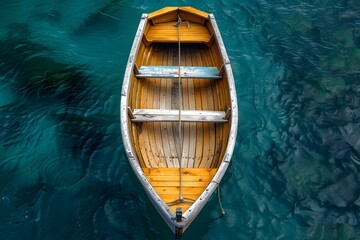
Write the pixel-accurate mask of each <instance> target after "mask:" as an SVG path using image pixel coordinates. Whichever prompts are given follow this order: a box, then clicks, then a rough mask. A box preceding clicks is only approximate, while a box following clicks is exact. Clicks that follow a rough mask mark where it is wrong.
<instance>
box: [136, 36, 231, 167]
mask: <svg viewBox="0 0 360 240" xmlns="http://www.w3.org/2000/svg"><path fill="white" fill-rule="evenodd" d="M213 45H214V44H213ZM140 49H141V51H142V52H143V56H142V57H141V58H140V57H138V58H137V59H136V62H137V64H138V65H139V67H140V66H144V65H163V66H177V65H178V54H177V53H178V46H177V44H176V43H175V44H171V43H167V44H162V43H153V44H151V45H149V46H145V47H141V48H140ZM213 50H217V48H216V47H214V46H212V47H211V48H209V47H207V46H206V45H205V44H185V43H184V44H182V48H181V65H186V66H218V65H220V63H219V54H218V53H213ZM225 80H226V79H223V80H221V79H220V80H216V81H209V80H205V79H184V80H183V84H182V90H183V96H182V99H183V109H187V110H216V111H219V110H220V111H224V110H225V109H226V107H227V106H229V98H228V97H227V96H224V95H226V94H225V93H226V91H228V87H227V83H226V81H225ZM133 81H134V83H133V85H132V86H134V88H135V89H133V90H132V91H133V95H132V96H131V105H132V106H133V109H135V108H143V109H178V83H177V79H159V78H152V79H136V78H133ZM131 124H133V123H131ZM182 125H183V127H182V133H183V149H182V151H183V153H182V154H183V160H182V162H183V167H189V168H199V167H202V168H211V167H218V164H219V162H220V160H221V158H222V156H223V154H224V152H225V149H226V143H227V142H226V141H227V140H226V138H227V135H228V129H229V128H228V125H229V124H228V123H222V124H217V123H182ZM132 128H133V131H132V133H133V138H134V143H137V145H138V146H136V148H135V150H136V152H137V154H138V157H139V160H140V161H141V166H145V167H152V168H158V167H170V168H178V167H179V161H178V155H177V151H176V148H177V146H178V145H179V138H178V136H179V134H178V123H176V122H174V123H171V122H166V123H165V122H164V123H162V122H158V123H146V122H144V123H141V124H133V125H132Z"/></svg>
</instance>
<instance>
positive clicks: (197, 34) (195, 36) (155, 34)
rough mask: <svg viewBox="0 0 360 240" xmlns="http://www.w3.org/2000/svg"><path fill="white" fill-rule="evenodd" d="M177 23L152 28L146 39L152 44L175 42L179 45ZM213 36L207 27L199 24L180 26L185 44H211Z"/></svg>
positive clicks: (161, 24) (182, 40) (157, 25)
mask: <svg viewBox="0 0 360 240" xmlns="http://www.w3.org/2000/svg"><path fill="white" fill-rule="evenodd" d="M176 23H177V21H173V22H165V23H158V24H156V25H155V26H151V27H150V29H149V31H148V32H147V34H146V39H147V40H148V41H150V42H163V43H164V42H173V43H177V42H178V41H179V38H178V35H179V33H178V28H177V27H176V26H175V25H176ZM210 39H211V35H210V33H209V30H208V29H207V27H206V26H203V25H201V24H198V23H190V28H188V26H187V24H181V25H180V41H181V42H183V43H205V42H209V41H210Z"/></svg>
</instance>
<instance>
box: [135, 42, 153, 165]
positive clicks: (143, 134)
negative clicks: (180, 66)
mask: <svg viewBox="0 0 360 240" xmlns="http://www.w3.org/2000/svg"><path fill="white" fill-rule="evenodd" d="M147 49H148V51H147V52H146V53H145V54H144V56H143V58H142V61H141V65H142V64H147V62H148V56H149V55H151V53H152V51H153V47H152V46H150V47H149V48H147ZM148 88H149V81H140V84H139V89H138V96H137V97H138V100H137V105H138V106H140V107H146V106H147V105H146V99H147V94H148ZM135 127H136V129H137V131H136V132H137V134H138V135H137V137H138V145H139V146H138V147H139V150H140V151H139V154H141V156H142V158H143V161H144V163H145V166H149V167H155V166H153V165H152V162H151V159H154V157H153V155H152V151H151V147H150V143H149V141H148V133H147V131H146V127H144V128H143V125H137V126H135ZM143 130H144V131H143Z"/></svg>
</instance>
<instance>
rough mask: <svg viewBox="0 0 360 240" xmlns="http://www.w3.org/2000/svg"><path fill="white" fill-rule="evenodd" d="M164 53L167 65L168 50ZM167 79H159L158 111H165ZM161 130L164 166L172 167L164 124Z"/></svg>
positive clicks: (164, 60)
mask: <svg viewBox="0 0 360 240" xmlns="http://www.w3.org/2000/svg"><path fill="white" fill-rule="evenodd" d="M163 51H164V57H163V64H168V58H169V56H168V55H169V54H168V52H169V51H168V49H163ZM167 82H168V81H167V79H164V78H162V79H161V89H160V105H159V107H160V109H166V106H167V101H168V96H167ZM160 128H161V130H160V131H161V139H162V144H163V149H164V155H165V156H164V157H165V159H166V164H167V166H168V167H171V166H174V164H173V158H172V156H171V150H170V139H169V137H168V130H167V128H168V126H167V123H166V122H161V123H160Z"/></svg>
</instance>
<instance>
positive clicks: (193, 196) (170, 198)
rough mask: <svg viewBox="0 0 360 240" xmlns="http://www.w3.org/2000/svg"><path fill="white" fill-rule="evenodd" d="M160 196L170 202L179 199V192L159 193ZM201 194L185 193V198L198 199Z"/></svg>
mask: <svg viewBox="0 0 360 240" xmlns="http://www.w3.org/2000/svg"><path fill="white" fill-rule="evenodd" d="M159 196H160V197H161V198H162V199H163V200H164V202H166V203H169V202H172V201H174V200H176V199H178V197H179V194H159ZM199 196H200V195H199V194H183V197H184V198H187V199H192V200H194V201H195V200H196V199H198V197H199Z"/></svg>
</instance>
